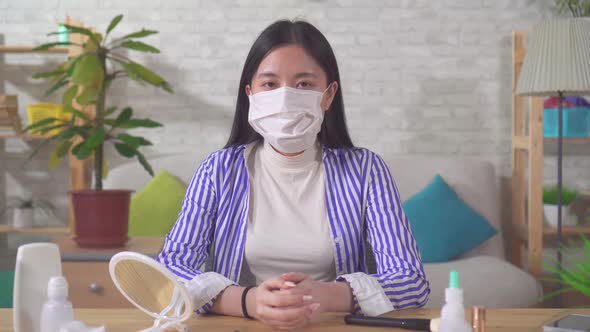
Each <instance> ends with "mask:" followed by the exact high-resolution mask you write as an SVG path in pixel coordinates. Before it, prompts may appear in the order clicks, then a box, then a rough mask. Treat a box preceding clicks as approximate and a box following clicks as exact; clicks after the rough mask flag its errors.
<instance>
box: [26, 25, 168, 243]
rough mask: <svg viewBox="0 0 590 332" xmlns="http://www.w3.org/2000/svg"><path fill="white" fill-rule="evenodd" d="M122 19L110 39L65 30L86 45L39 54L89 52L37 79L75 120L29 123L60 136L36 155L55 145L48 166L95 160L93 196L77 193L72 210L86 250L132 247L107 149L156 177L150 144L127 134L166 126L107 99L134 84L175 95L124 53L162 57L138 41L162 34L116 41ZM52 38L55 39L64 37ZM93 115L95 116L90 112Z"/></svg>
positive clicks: (125, 206)
mask: <svg viewBox="0 0 590 332" xmlns="http://www.w3.org/2000/svg"><path fill="white" fill-rule="evenodd" d="M122 19H123V15H118V16H116V17H115V18H113V19H112V20H111V22H110V24H109V25H108V27H107V29H106V32H105V33H104V35H103V34H101V33H96V32H93V31H91V30H89V29H86V28H83V27H76V26H70V25H64V26H65V27H66V29H67V33H68V34H69V35H70V36H72V35H74V34H81V35H83V36H84V38H85V40H86V42H84V43H83V44H81V45H79V44H75V43H72V42H71V40H72V39H71V38H70V42H52V43H47V44H43V45H41V46H39V47H37V48H36V49H38V50H46V49H49V48H51V47H54V46H59V45H75V46H78V47H82V50H83V52H82V53H81V54H79V55H78V56H74V57H70V58H69V59H68V60H67V61H65V62H64V63H62V64H60V65H59V66H57V68H55V69H54V70H52V71H50V72H45V73H39V74H36V75H34V76H33V78H38V79H49V80H50V82H51V87H50V88H49V90H48V91H47V93H48V94H50V93H53V92H55V91H58V90H59V89H62V88H65V89H66V90H65V92H64V93H63V95H62V103H63V107H64V112H65V113H66V114H67V115H69V119H63V118H62V119H59V118H55V117H53V118H47V119H44V120H41V121H38V122H35V123H33V124H30V125H29V126H28V127H27V128H26V130H27V131H29V132H35V133H40V134H48V133H49V132H52V130H56V129H57V130H59V133H57V134H54V135H52V136H49V137H47V138H46V139H44V140H42V141H41V142H40V144H39V145H38V146H36V147H35V149H34V150H33V151H32V153H31V157H32V156H34V155H35V154H36V153H37V152H38V151H39V150H40V149H41V148H42V147H44V146H46V145H48V144H51V145H53V146H54V148H53V151H52V152H51V154H50V156H49V167H50V168H54V167H56V166H57V165H58V164H59V162H60V160H61V159H62V158H64V157H65V156H67V155H68V153H71V154H72V155H74V156H75V157H76V158H78V159H79V160H84V159H87V158H92V159H93V172H94V174H93V178H94V181H93V182H94V183H93V190H80V191H73V192H72V193H71V195H72V204H73V208H74V217H75V221H76V222H75V232H76V234H75V235H76V237H75V240H76V241H77V243H78V245H80V246H86V247H119V246H122V245H124V244H125V242H126V241H127V225H128V216H129V202H130V195H131V191H129V190H103V188H102V180H103V176H104V175H105V168H106V167H105V162H104V146H105V144H107V143H110V144H113V145H114V148H115V149H116V151H117V152H118V153H119V154H120V155H122V156H123V157H126V158H137V160H138V161H139V163H141V165H142V166H143V168H144V169H145V170H146V171H147V172H148V173H149V174H150V175H152V176H153V170H152V168H151V167H150V165H149V163H148V162H147V160H146V158H145V157H144V155H143V154H142V153H141V152H140V149H141V148H142V147H145V146H148V145H151V143H150V142H149V141H148V140H146V139H145V138H143V137H140V136H134V135H131V134H128V133H125V132H123V130H125V129H134V128H141V127H143V128H154V127H160V126H162V124H160V123H158V122H155V121H152V120H150V119H140V118H136V117H134V116H133V110H132V109H131V107H124V108H121V109H119V108H117V107H114V106H110V105H109V106H107V97H108V95H109V88H110V87H111V86H112V83H113V82H114V81H115V80H118V79H124V78H130V79H132V80H134V81H136V82H138V83H139V84H141V85H146V84H147V85H149V86H155V87H157V88H160V89H163V90H164V91H167V92H169V93H172V92H173V91H172V88H171V87H170V85H169V84H168V82H166V81H165V80H164V79H163V78H162V77H160V76H159V75H158V74H156V73H154V72H153V71H151V70H150V69H148V68H146V67H144V66H142V65H141V64H139V63H137V62H135V61H133V60H131V59H129V58H128V57H126V56H124V55H122V54H121V53H120V52H118V51H119V50H121V49H127V50H130V51H138V52H147V53H159V52H160V51H159V50H158V49H157V48H155V47H154V46H151V45H148V44H146V43H144V42H141V41H139V40H138V39H141V38H144V37H147V36H151V35H154V34H156V33H158V32H157V31H154V30H145V29H142V30H140V31H137V32H134V33H130V34H127V35H124V36H122V37H119V38H109V34H110V33H111V32H112V31H113V30H114V29H115V28H116V27H117V25H118V24H119V23H120V22H121V20H122ZM64 32H65V31H62V32H53V33H50V34H49V35H59V34H60V33H64ZM89 109H90V110H93V111H90V112H88V111H87V110H89Z"/></svg>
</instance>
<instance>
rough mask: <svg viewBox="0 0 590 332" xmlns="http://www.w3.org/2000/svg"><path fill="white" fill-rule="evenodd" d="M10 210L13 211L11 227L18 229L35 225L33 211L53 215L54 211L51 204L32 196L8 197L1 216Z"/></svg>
mask: <svg viewBox="0 0 590 332" xmlns="http://www.w3.org/2000/svg"><path fill="white" fill-rule="evenodd" d="M10 209H12V210H13V215H12V227H14V228H19V229H22V228H31V227H33V226H34V225H35V218H34V215H35V210H37V209H39V210H41V211H43V212H44V213H46V214H53V211H54V207H53V205H51V203H49V202H47V201H44V200H40V199H35V198H33V197H32V196H26V197H8V200H7V204H6V207H5V208H4V210H3V212H2V214H6V213H7V212H8V210H10Z"/></svg>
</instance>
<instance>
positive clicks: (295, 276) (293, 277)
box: [281, 272, 309, 284]
mask: <svg viewBox="0 0 590 332" xmlns="http://www.w3.org/2000/svg"><path fill="white" fill-rule="evenodd" d="M281 278H282V279H284V280H285V281H291V282H293V283H295V284H298V283H300V282H302V281H303V280H305V279H307V278H309V276H308V275H307V274H305V273H301V272H289V273H285V274H283V275H281Z"/></svg>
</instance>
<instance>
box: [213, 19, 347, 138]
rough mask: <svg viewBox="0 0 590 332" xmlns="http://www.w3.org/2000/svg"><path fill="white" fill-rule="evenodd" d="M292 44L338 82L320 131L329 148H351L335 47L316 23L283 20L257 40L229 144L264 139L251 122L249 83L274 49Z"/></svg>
mask: <svg viewBox="0 0 590 332" xmlns="http://www.w3.org/2000/svg"><path fill="white" fill-rule="evenodd" d="M289 44H297V45H300V46H301V47H303V48H304V49H305V50H306V51H307V53H308V54H309V55H311V56H312V57H313V58H314V59H315V61H317V63H318V64H319V65H320V66H321V67H322V69H323V70H324V72H325V73H326V78H327V82H328V84H329V83H330V82H334V81H336V82H338V86H339V88H338V91H336V96H334V100H333V101H332V104H331V105H330V109H329V110H328V111H327V112H326V113H324V114H325V115H324V122H323V123H322V128H321V130H320V133H319V134H318V139H319V141H320V143H322V144H323V145H324V146H326V147H329V148H351V147H353V144H352V140H351V139H350V136H349V135H348V129H347V128H346V117H345V116H344V103H343V101H342V84H341V83H340V74H339V73H338V64H337V63H336V57H335V56H334V52H333V51H332V47H331V46H330V43H328V40H327V39H326V37H324V35H323V34H322V33H321V32H320V31H319V30H318V29H317V28H316V27H314V26H313V25H311V24H310V23H308V22H305V21H289V20H280V21H277V22H275V23H273V24H271V25H270V26H268V27H267V28H266V29H264V31H262V33H261V34H260V36H258V38H257V39H256V41H255V42H254V44H253V45H252V48H251V49H250V52H249V53H248V57H247V58H246V62H245V63H244V69H243V70H242V77H241V78H240V87H239V89H238V100H237V103H236V113H235V115H234V122H233V125H232V130H231V134H230V136H229V140H228V141H227V144H226V145H225V147H230V146H235V145H240V144H247V143H250V142H253V141H257V140H262V136H260V134H258V133H257V132H256V131H254V129H253V128H252V127H251V126H250V124H249V123H248V111H249V107H250V102H249V100H248V96H247V95H246V92H245V91H246V90H245V88H246V85H248V84H251V83H252V78H253V76H254V73H255V72H256V70H257V69H258V66H259V65H260V62H262V59H263V58H264V57H265V56H266V55H267V54H268V53H269V52H270V51H272V50H273V49H275V48H277V47H280V46H285V45H289Z"/></svg>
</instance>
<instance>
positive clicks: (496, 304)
mask: <svg viewBox="0 0 590 332" xmlns="http://www.w3.org/2000/svg"><path fill="white" fill-rule="evenodd" d="M424 270H425V272H426V278H427V279H428V281H429V282H430V291H431V293H430V299H429V301H428V304H427V305H426V307H428V308H440V307H442V306H443V305H444V303H445V288H447V287H448V284H449V272H451V270H457V271H459V279H460V283H461V288H462V289H463V293H464V294H463V296H464V301H465V307H470V306H474V305H479V306H484V307H488V308H526V307H531V306H533V305H535V304H537V303H538V302H539V300H540V299H541V296H542V294H543V292H542V288H541V285H540V284H539V283H538V282H537V281H536V280H535V278H533V277H532V276H531V275H529V274H528V273H526V272H524V271H522V270H521V269H519V268H517V267H516V266H514V265H512V264H510V263H508V262H506V261H504V260H501V259H498V258H496V257H490V256H479V257H470V258H465V259H460V260H456V261H451V262H445V263H433V264H425V265H424Z"/></svg>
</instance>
